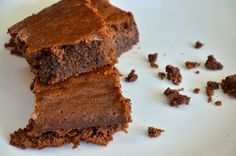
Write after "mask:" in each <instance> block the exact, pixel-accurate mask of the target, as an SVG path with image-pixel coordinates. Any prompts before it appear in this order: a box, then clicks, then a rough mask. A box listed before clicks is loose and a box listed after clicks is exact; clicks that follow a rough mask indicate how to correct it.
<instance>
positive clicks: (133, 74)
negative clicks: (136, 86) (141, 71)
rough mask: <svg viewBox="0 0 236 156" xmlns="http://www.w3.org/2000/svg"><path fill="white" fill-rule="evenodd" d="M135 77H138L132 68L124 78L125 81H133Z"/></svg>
mask: <svg viewBox="0 0 236 156" xmlns="http://www.w3.org/2000/svg"><path fill="white" fill-rule="evenodd" d="M137 79H138V75H137V74H135V70H134V69H132V70H131V71H130V73H129V74H128V76H127V77H126V78H125V81H126V82H134V81H136V80H137Z"/></svg>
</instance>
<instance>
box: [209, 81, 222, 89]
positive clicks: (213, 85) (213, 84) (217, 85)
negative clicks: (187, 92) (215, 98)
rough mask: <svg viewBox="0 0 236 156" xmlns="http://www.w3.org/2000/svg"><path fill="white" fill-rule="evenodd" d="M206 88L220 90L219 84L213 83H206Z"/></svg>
mask: <svg viewBox="0 0 236 156" xmlns="http://www.w3.org/2000/svg"><path fill="white" fill-rule="evenodd" d="M207 86H208V87H211V88H212V89H213V90H215V89H219V88H220V83H218V82H215V81H208V82H207Z"/></svg>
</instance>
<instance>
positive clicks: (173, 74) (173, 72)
mask: <svg viewBox="0 0 236 156" xmlns="http://www.w3.org/2000/svg"><path fill="white" fill-rule="evenodd" d="M166 72H167V79H168V80H170V81H172V82H173V83H174V84H175V85H179V84H180V83H181V81H182V75H181V73H180V70H179V68H178V67H174V66H172V65H167V66H166Z"/></svg>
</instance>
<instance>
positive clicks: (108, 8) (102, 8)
mask: <svg viewBox="0 0 236 156" xmlns="http://www.w3.org/2000/svg"><path fill="white" fill-rule="evenodd" d="M91 6H92V7H93V8H96V9H97V11H98V13H99V14H100V15H101V16H102V17H103V19H104V20H105V21H106V23H107V25H108V26H109V27H110V28H111V29H112V30H113V32H114V35H113V40H114V44H115V49H116V55H117V56H120V55H121V54H122V53H123V52H125V51H128V50H129V49H131V48H132V46H133V45H134V44H136V43H137V42H138V41H139V32H138V29H137V25H136V22H135V20H134V16H133V14H132V13H131V12H127V11H124V10H121V9H119V8H117V7H115V6H113V5H111V4H110V3H109V1H108V0H91Z"/></svg>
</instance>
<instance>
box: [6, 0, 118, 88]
mask: <svg viewBox="0 0 236 156" xmlns="http://www.w3.org/2000/svg"><path fill="white" fill-rule="evenodd" d="M110 31H111V30H110V29H109V28H107V26H106V24H105V22H104V20H103V18H102V17H101V16H100V15H99V14H98V13H97V12H96V11H95V10H94V9H93V8H92V7H91V6H90V1H87V0H62V1H60V2H58V3H56V4H54V5H52V6H51V7H48V8H46V9H44V10H42V11H40V12H39V13H37V14H34V15H32V16H30V17H27V18H26V19H24V20H22V21H21V22H18V23H17V24H15V25H13V26H12V27H10V28H9V30H8V33H9V34H10V35H11V39H10V43H9V44H8V45H7V46H8V47H10V48H11V49H12V51H13V52H18V53H19V52H20V53H21V54H22V55H23V56H24V57H25V58H26V60H27V62H28V63H29V64H30V66H31V69H32V71H33V72H34V73H36V74H37V75H38V76H39V80H40V81H41V82H43V83H50V84H53V83H56V82H60V81H63V80H65V79H67V78H68V77H70V76H78V75H79V74H81V73H86V72H89V71H92V70H94V69H97V68H99V67H102V66H105V65H114V64H115V63H116V62H117V60H116V53H115V50H114V46H113V43H112V42H113V41H112V35H111V34H112V32H110Z"/></svg>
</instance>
